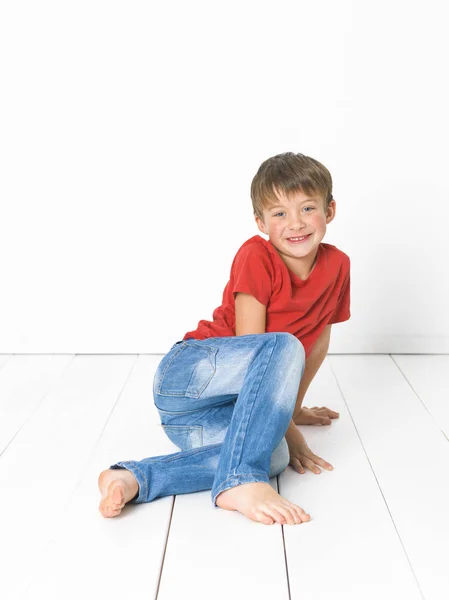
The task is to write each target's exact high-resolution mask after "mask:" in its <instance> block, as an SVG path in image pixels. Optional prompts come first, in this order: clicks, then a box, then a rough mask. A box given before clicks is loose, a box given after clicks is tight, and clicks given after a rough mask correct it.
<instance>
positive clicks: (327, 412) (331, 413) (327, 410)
mask: <svg viewBox="0 0 449 600" xmlns="http://www.w3.org/2000/svg"><path fill="white" fill-rule="evenodd" d="M318 410H319V411H321V412H324V414H325V415H327V416H328V417H331V418H334V419H336V418H337V417H339V416H340V413H338V412H336V411H335V410H331V409H330V408H327V406H322V407H321V408H319V409H318Z"/></svg>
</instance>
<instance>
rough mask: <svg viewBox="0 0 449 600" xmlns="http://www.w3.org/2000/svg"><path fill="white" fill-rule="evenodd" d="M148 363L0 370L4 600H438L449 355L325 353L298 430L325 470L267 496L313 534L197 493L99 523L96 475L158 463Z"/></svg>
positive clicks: (446, 483)
mask: <svg viewBox="0 0 449 600" xmlns="http://www.w3.org/2000/svg"><path fill="white" fill-rule="evenodd" d="M161 358H162V356H161V355H157V356H156V355H138V356H137V355H76V356H74V355H0V507H1V510H0V597H1V598H2V600H10V599H14V600H19V599H20V600H22V599H24V598H27V599H33V600H41V599H42V600H43V599H45V600H50V599H55V600H56V599H58V600H60V599H61V598H63V599H64V600H69V599H72V598H73V599H76V600H79V598H80V597H83V598H96V599H97V598H100V599H103V598H104V599H108V600H123V599H124V598H132V597H135V598H149V599H153V598H158V600H175V599H176V600H179V599H180V598H185V599H190V598H192V599H195V600H202V599H204V600H210V599H212V598H213V599H214V600H221V599H223V600H224V599H228V598H229V597H232V598H233V600H240V599H242V600H243V599H245V600H246V599H249V598H257V599H258V600H264V599H270V600H284V599H285V600H287V599H289V598H293V599H298V600H299V599H301V600H312V599H313V600H315V599H317V600H318V599H319V600H325V599H328V598H329V599H340V598H341V599H343V598H344V600H352V599H354V600H370V599H373V600H374V599H376V600H378V599H379V598H382V600H389V599H391V600H393V599H394V600H398V599H400V600H402V599H404V600H414V599H421V598H425V599H426V600H443V599H444V600H447V599H448V598H449V443H448V438H449V356H447V355H444V356H442V355H431V356H423V355H421V356H416V355H392V356H389V355H338V356H337V355H332V356H328V357H327V358H326V360H325V362H324V363H323V365H322V367H321V369H320V371H319V373H318V375H317V376H316V378H315V380H314V382H313V383H312V386H311V388H310V390H309V393H308V396H307V398H306V401H305V402H304V404H305V405H306V406H315V405H318V406H322V405H326V406H329V407H330V408H333V409H335V410H337V411H338V412H339V413H340V418H339V419H338V420H336V421H333V424H332V425H331V426H329V427H310V426H309V427H301V430H302V431H303V433H304V434H305V436H306V440H307V441H308V443H309V446H310V447H311V448H312V450H314V451H315V452H316V453H317V454H319V455H321V456H322V457H324V458H325V459H327V460H328V461H329V462H331V463H332V464H333V465H334V471H333V472H327V471H323V472H322V473H321V474H320V475H315V474H313V473H311V472H310V471H308V472H307V473H306V474H305V475H299V474H298V473H296V472H295V471H293V470H292V468H291V467H288V468H287V470H286V471H285V472H284V473H283V474H282V475H281V476H280V477H279V478H274V479H273V480H272V484H273V485H274V486H276V485H278V486H279V491H280V493H281V494H282V495H284V496H285V497H287V498H288V499H289V500H291V501H293V502H296V503H297V504H299V505H300V506H302V507H303V508H305V509H306V510H307V511H308V512H309V513H310V515H311V521H310V522H309V523H303V524H302V525H296V526H284V527H281V526H279V525H273V526H265V525H261V524H258V523H255V522H252V521H249V520H248V519H246V518H245V517H243V516H242V515H240V514H239V513H236V512H229V511H224V510H219V509H213V508H212V505H211V500H210V492H209V491H205V492H200V493H197V494H186V495H181V496H176V497H175V498H174V497H168V498H161V499H158V500H156V501H155V502H152V503H149V504H141V505H134V506H127V507H125V509H124V510H123V512H122V514H121V515H120V517H118V518H115V519H105V518H103V517H102V516H101V514H100V512H99V511H98V503H99V500H100V493H99V490H98V487H97V478H98V474H99V473H100V471H102V470H103V469H105V468H108V467H109V465H111V464H113V463H114V462H116V461H118V460H128V459H136V460H138V459H141V458H143V457H145V456H154V455H161V454H168V453H171V452H175V451H177V448H176V447H175V446H174V445H173V444H172V443H171V442H170V441H169V440H168V439H166V438H165V436H164V433H163V432H162V430H161V427H160V425H159V419H158V414H157V411H156V409H155V408H154V406H153V403H152V381H153V374H154V371H155V369H156V367H157V364H158V363H159V361H160V360H161Z"/></svg>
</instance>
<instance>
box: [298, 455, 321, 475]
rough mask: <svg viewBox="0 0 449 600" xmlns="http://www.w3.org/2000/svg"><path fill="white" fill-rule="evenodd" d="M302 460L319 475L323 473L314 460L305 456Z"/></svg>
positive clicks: (310, 469)
mask: <svg viewBox="0 0 449 600" xmlns="http://www.w3.org/2000/svg"><path fill="white" fill-rule="evenodd" d="M301 462H302V464H303V465H304V466H305V467H307V468H308V469H309V471H312V473H316V474H317V475H319V474H320V473H321V469H319V468H318V467H317V465H316V464H315V463H314V462H313V460H310V458H306V457H304V456H303V457H302V458H301Z"/></svg>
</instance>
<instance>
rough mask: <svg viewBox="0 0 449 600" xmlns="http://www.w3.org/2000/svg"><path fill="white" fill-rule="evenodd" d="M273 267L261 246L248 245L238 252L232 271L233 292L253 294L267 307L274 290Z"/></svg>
mask: <svg viewBox="0 0 449 600" xmlns="http://www.w3.org/2000/svg"><path fill="white" fill-rule="evenodd" d="M272 281H273V266H272V264H271V261H270V258H269V255H268V252H267V250H266V249H265V248H264V247H263V246H262V245H261V244H257V243H256V244H248V245H247V246H243V247H242V248H240V250H239V251H238V252H237V254H236V257H235V259H234V262H233V264H232V269H231V291H232V293H233V295H234V298H235V294H236V293H237V292H242V293H244V294H251V296H254V298H256V300H258V301H259V302H260V303H261V304H263V305H264V306H267V304H268V302H269V300H270V297H271V294H272V289H273V283H272Z"/></svg>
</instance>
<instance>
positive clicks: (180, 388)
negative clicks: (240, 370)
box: [156, 341, 218, 399]
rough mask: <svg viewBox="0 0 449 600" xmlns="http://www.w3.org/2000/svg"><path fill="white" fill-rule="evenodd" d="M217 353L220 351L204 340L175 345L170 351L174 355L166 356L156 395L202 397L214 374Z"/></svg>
mask: <svg viewBox="0 0 449 600" xmlns="http://www.w3.org/2000/svg"><path fill="white" fill-rule="evenodd" d="M217 351H218V348H214V347H213V346H208V345H206V344H204V343H203V342H202V341H201V342H194V341H188V342H187V341H185V342H184V343H183V344H180V345H178V346H176V345H175V348H172V350H171V352H173V354H172V355H171V356H169V355H167V361H166V363H165V364H162V363H161V367H162V373H161V375H160V379H159V382H158V384H157V386H156V393H157V394H160V395H161V396H185V397H186V398H196V399H197V398H199V397H200V396H201V394H202V393H203V392H204V390H205V389H206V387H207V386H208V384H209V383H210V381H211V379H212V377H213V376H214V374H215V369H216V354H217ZM171 352H170V353H171ZM170 353H169V354H170ZM164 362H165V361H164Z"/></svg>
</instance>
